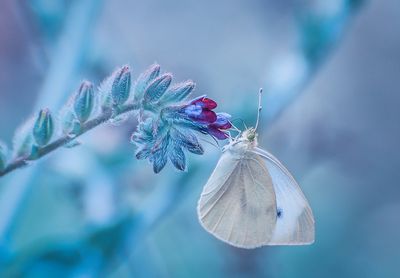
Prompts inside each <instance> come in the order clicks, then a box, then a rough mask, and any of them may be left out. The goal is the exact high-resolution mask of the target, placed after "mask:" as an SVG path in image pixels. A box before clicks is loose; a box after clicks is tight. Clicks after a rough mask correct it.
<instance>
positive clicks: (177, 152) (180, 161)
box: [169, 142, 186, 171]
mask: <svg viewBox="0 0 400 278" xmlns="http://www.w3.org/2000/svg"><path fill="white" fill-rule="evenodd" d="M172 146H173V147H172V148H171V150H170V151H169V159H170V160H171V162H172V164H173V165H174V166H175V168H176V169H178V170H180V171H185V169H186V157H185V154H184V152H183V151H182V148H181V147H180V146H179V144H178V143H177V142H174V144H172Z"/></svg>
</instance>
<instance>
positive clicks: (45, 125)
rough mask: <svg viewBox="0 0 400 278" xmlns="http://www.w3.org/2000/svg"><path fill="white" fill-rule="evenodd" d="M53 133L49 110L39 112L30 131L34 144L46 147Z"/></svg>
mask: <svg viewBox="0 0 400 278" xmlns="http://www.w3.org/2000/svg"><path fill="white" fill-rule="evenodd" d="M53 132H54V123H53V118H52V116H51V114H50V111H49V109H42V110H40V112H39V115H38V117H37V118H36V121H35V124H34V125H33V130H32V134H33V138H34V139H35V142H36V144H37V145H38V146H39V147H40V146H44V145H47V143H49V141H50V139H51V137H52V135H53Z"/></svg>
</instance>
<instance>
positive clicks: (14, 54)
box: [0, 0, 400, 277]
mask: <svg viewBox="0 0 400 278" xmlns="http://www.w3.org/2000/svg"><path fill="white" fill-rule="evenodd" d="M399 26H400V2H399V1H398V0H385V1H378V0H374V1H373V0H371V1H362V0H313V1H312V0H309V1H306V0H304V1H294V0H284V1H273V0H269V1H266V0H250V1H249V0H241V1H240V0H236V1H232V0H219V1H212V0H203V1H195V0H187V1H177V0H172V1H162V0H149V1H133V0H132V1H129V0H113V1H111V0H108V1H107V0H103V1H100V0H74V1H67V0H30V1H28V0H23V1H13V0H1V1H0V119H1V122H0V138H1V139H2V140H3V141H5V142H6V143H8V144H9V145H10V144H11V141H12V136H13V133H14V130H15V129H16V128H17V127H18V125H19V124H20V123H21V122H23V121H24V120H25V119H26V118H27V117H29V116H30V115H31V114H32V113H33V112H35V111H37V110H38V109H39V108H41V107H49V108H51V109H52V110H53V111H57V109H59V107H60V106H61V105H62V103H63V102H64V101H65V100H66V99H67V98H68V96H69V94H70V93H71V92H72V91H73V90H75V89H76V88H77V86H78V85H79V82H80V81H81V80H82V79H84V78H87V79H90V80H92V81H94V82H96V83H97V84H98V83H99V82H100V81H101V80H102V79H103V78H104V77H106V76H107V75H108V74H109V73H111V71H112V70H113V69H114V68H115V67H116V66H119V65H123V64H126V63H128V64H130V65H131V66H132V67H133V69H134V72H135V73H136V74H139V73H140V72H141V71H143V70H144V69H145V68H146V67H147V66H148V65H150V64H151V63H153V62H155V61H156V62H158V63H160V64H161V66H162V67H163V69H164V70H166V71H171V72H173V73H174V75H175V78H176V80H178V81H182V80H185V79H189V78H190V79H193V80H195V81H196V82H197V89H196V92H195V93H196V94H197V95H200V94H205V93H206V94H208V95H209V96H210V97H212V98H213V99H215V100H217V101H218V103H219V109H220V110H223V111H226V112H229V113H231V114H232V115H234V117H236V118H242V119H244V121H245V122H246V123H247V124H248V125H251V124H253V123H254V121H255V114H256V106H257V104H256V101H257V91H258V88H259V87H264V89H265V95H266V97H265V98H264V103H263V105H264V111H263V117H262V120H261V130H260V145H261V146H262V147H264V148H266V149H267V150H269V151H271V152H272V153H274V154H275V155H276V156H277V157H279V158H280V159H281V160H282V161H283V162H284V164H286V165H287V167H288V168H289V169H290V170H291V171H292V172H293V174H294V175H295V177H297V179H298V180H299V182H300V184H301V186H302V188H303V190H304V192H305V195H306V196H307V198H308V199H309V201H310V204H311V207H312V208H313V211H314V214H315V218H316V242H315V243H314V244H313V245H311V246H304V247H265V248H260V249H256V250H250V251H249V250H241V249H236V248H233V247H230V246H228V245H226V244H224V243H222V242H219V241H218V240H216V239H215V238H213V237H212V236H210V235H209V234H207V233H206V232H205V231H204V230H203V229H202V228H201V226H200V225H199V223H198V221H197V217H196V203H197V199H198V197H199V194H200V192H201V189H202V186H203V185H204V183H205V181H206V180H207V177H208V176H209V175H210V173H211V171H212V168H213V166H214V165H215V163H216V160H217V159H218V156H219V151H218V150H217V149H216V148H214V147H212V146H208V145H207V144H206V146H207V150H206V154H205V155H204V156H202V157H196V156H195V155H190V157H189V161H190V165H189V171H188V172H187V173H184V174H182V173H178V172H177V171H175V170H174V169H173V168H172V167H171V166H168V167H167V168H166V169H165V170H164V171H163V172H162V173H161V174H159V175H155V174H153V173H152V171H151V166H150V165H149V164H148V163H147V162H143V161H137V160H136V159H135V158H134V156H133V153H134V150H133V147H132V145H130V144H129V135H130V133H131V132H132V131H133V130H134V128H135V121H131V122H128V123H125V124H123V125H121V126H118V127H113V126H104V127H100V128H97V129H96V130H93V131H92V132H90V133H88V134H87V135H85V136H84V137H83V138H82V141H83V142H84V144H83V146H80V147H77V148H74V149H60V150H58V151H56V152H55V153H53V154H51V155H50V156H49V157H47V158H45V159H41V160H40V161H39V162H38V163H35V164H34V165H31V166H30V167H28V168H25V169H23V170H19V171H16V172H13V173H12V174H10V175H8V176H6V177H4V178H1V179H0V276H1V277H99V276H101V277H400V184H399V182H398V181H399V180H400V171H399V169H398V168H399V166H400V148H399V143H400V127H399V119H400V109H399V105H400V94H399V87H400V52H399V51H400V34H399V31H398V30H399Z"/></svg>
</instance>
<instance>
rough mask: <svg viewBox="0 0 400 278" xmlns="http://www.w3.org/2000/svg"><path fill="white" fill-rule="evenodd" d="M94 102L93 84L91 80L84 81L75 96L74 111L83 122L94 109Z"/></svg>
mask: <svg viewBox="0 0 400 278" xmlns="http://www.w3.org/2000/svg"><path fill="white" fill-rule="evenodd" d="M93 103H94V90H93V84H92V83H91V82H89V81H83V82H82V84H81V86H80V87H79V89H78V92H77V93H76V95H75V97H74V112H75V115H76V117H77V119H78V120H79V121H80V122H81V123H84V122H86V121H87V120H88V119H89V117H90V115H91V113H92V111H93Z"/></svg>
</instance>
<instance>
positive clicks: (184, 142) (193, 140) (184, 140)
mask: <svg viewBox="0 0 400 278" xmlns="http://www.w3.org/2000/svg"><path fill="white" fill-rule="evenodd" d="M171 136H172V137H173V138H174V140H175V141H176V142H177V144H178V145H181V146H183V147H185V148H186V149H187V150H188V151H189V152H191V153H194V154H198V155H202V154H204V149H203V147H202V146H201V145H200V143H199V141H198V140H197V137H196V135H194V133H193V132H190V131H188V130H185V131H182V132H181V131H178V130H177V129H176V128H174V129H171Z"/></svg>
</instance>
